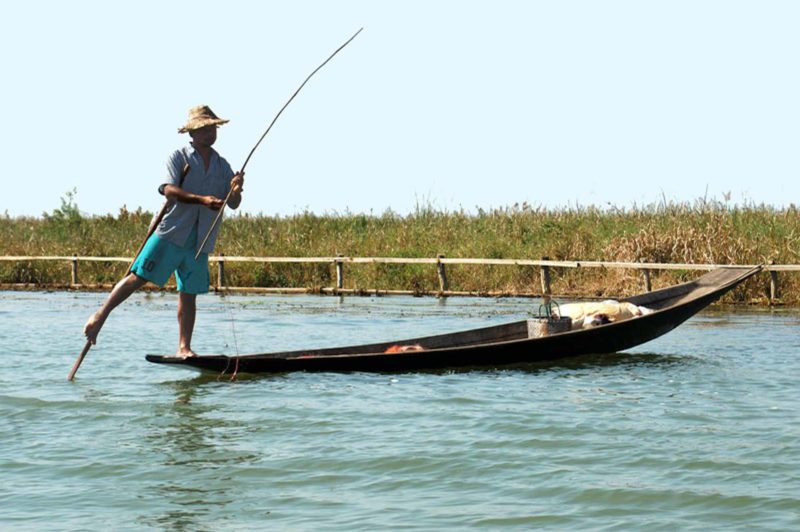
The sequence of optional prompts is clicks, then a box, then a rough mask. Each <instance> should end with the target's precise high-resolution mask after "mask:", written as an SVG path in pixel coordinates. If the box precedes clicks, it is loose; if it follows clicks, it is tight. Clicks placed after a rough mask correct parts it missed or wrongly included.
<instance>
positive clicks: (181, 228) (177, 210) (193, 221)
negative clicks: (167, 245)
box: [156, 145, 233, 253]
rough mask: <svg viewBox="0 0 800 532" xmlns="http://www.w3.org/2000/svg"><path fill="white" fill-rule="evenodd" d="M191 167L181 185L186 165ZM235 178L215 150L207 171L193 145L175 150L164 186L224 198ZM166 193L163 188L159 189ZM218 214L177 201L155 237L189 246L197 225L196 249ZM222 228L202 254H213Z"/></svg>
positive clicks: (226, 162)
mask: <svg viewBox="0 0 800 532" xmlns="http://www.w3.org/2000/svg"><path fill="white" fill-rule="evenodd" d="M187 163H188V164H189V173H188V174H186V178H184V180H183V185H181V182H180V181H181V175H183V168H184V165H186V164H187ZM232 178H233V170H232V169H231V165H229V164H228V161H226V160H225V159H223V158H222V157H220V156H219V154H218V153H217V152H216V151H214V150H212V153H211V164H209V165H208V171H206V169H205V164H204V163H203V158H202V157H201V156H200V154H199V153H198V152H197V151H196V150H195V149H194V147H193V146H192V145H189V146H186V147H184V148H181V149H180V150H175V151H174V152H173V153H172V155H170V156H169V158H168V159H167V177H166V180H165V181H164V182H163V184H162V185H175V186H179V187H181V188H182V189H183V190H185V191H186V192H190V193H192V194H198V195H201V196H216V197H217V198H220V199H225V197H226V196H227V195H228V192H229V190H230V186H231V179H232ZM160 190H163V186H162V187H160ZM216 216H217V211H213V210H211V209H209V208H208V207H204V206H202V205H197V204H189V203H181V202H176V203H175V204H174V205H173V206H172V208H171V209H170V210H169V211H167V214H166V215H165V216H164V218H163V219H162V220H161V223H160V224H159V225H158V228H157V229H156V234H157V235H158V236H159V237H160V238H163V239H165V240H168V241H170V242H172V243H173V244H176V245H178V246H183V245H185V244H186V240H187V238H188V237H189V234H190V233H191V232H192V228H193V227H194V226H195V225H197V246H199V245H200V243H201V242H202V241H203V238H204V237H205V236H206V233H208V230H209V229H210V228H211V224H212V223H214V218H216ZM219 226H220V224H217V226H216V227H215V228H214V232H213V233H211V236H210V237H209V238H208V241H207V242H206V245H205V246H204V247H203V250H202V251H203V253H211V252H212V251H213V250H214V243H215V242H216V241H217V234H218V233H219Z"/></svg>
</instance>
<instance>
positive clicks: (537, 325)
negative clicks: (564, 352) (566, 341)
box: [528, 316, 572, 338]
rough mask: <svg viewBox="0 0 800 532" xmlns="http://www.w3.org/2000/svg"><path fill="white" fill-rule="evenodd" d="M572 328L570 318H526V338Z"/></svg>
mask: <svg viewBox="0 0 800 532" xmlns="http://www.w3.org/2000/svg"><path fill="white" fill-rule="evenodd" d="M570 329H572V318H570V317H569V316H563V317H558V318H557V317H554V316H551V317H549V318H548V317H542V318H531V319H529V320H528V338H540V337H542V336H548V335H551V334H556V333H562V332H567V331H569V330H570Z"/></svg>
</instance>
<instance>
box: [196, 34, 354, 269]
mask: <svg viewBox="0 0 800 532" xmlns="http://www.w3.org/2000/svg"><path fill="white" fill-rule="evenodd" d="M363 29H364V28H360V29H359V30H358V31H357V32H355V33H354V34H353V36H352V37H350V38H349V39H347V41H345V43H344V44H343V45H341V46H340V47H339V48H337V49H336V50H335V51H334V52H333V53H332V54H331V55H330V56H329V57H328V58H327V59H326V60H325V61H323V62H322V64H320V65H319V66H318V67H317V68H315V69H314V71H313V72H311V74H309V75H308V77H307V78H306V79H305V81H303V83H301V84H300V86H299V87H298V88H297V90H296V91H294V94H292V97H291V98H289V100H288V101H287V102H286V103H285V104H283V107H281V110H280V111H278V114H276V115H275V118H273V119H272V122H270V124H269V127H267V130H266V131H264V134H263V135H261V138H260V139H258V142H256V145H255V146H253V149H252V150H250V154H249V155H248V156H247V158H246V159H245V160H244V164H243V165H242V168H241V170H239V173H240V174H241V173H244V169H245V167H246V166H247V163H248V162H249V161H250V157H252V156H253V152H255V151H256V148H258V146H259V144H261V141H262V140H264V137H266V136H267V133H269V130H270V129H272V126H274V125H275V122H277V121H278V117H279V116H281V113H283V110H284V109H286V108H287V107H288V106H289V104H290V103H292V100H294V97H295V96H297V94H298V93H299V92H300V90H302V88H303V87H305V85H306V83H308V80H310V79H311V77H312V76H313V75H314V74H316V73H317V72H318V71H319V70H320V69H321V68H322V67H324V66H325V65H326V64H328V61H330V60H331V59H333V56H335V55H336V54H338V53H339V51H340V50H341V49H342V48H344V47H345V46H347V45H348V44H350V41H352V40H353V39H355V38H356V36H357V35H358V34H359V33H361V30H363ZM232 193H233V188H231V190H230V191H228V195H227V196H225V201H223V202H222V207H220V209H219V211H218V212H217V216H216V218H214V222H213V223H212V224H211V227H210V228H209V229H208V233H206V236H205V238H203V241H202V243H201V244H200V247H198V248H197V254H195V256H194V258H195V260H196V259H197V258H198V257H199V256H200V253H201V252H202V250H203V246H205V245H206V242H208V239H209V237H210V236H211V233H213V232H214V228H215V227H216V226H217V224H218V223H219V221H220V219H221V218H222V213H223V211H224V210H225V205H227V204H228V200H229V199H230V198H231V194H232Z"/></svg>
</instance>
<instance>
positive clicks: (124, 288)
mask: <svg viewBox="0 0 800 532" xmlns="http://www.w3.org/2000/svg"><path fill="white" fill-rule="evenodd" d="M146 282H147V281H146V280H145V279H142V278H141V277H139V276H138V275H136V274H134V273H129V274H128V275H126V276H125V277H123V278H122V280H121V281H120V282H118V283H117V284H116V285H115V286H114V289H113V290H111V293H110V294H108V297H107V298H106V300H105V302H104V303H103V306H102V307H100V310H98V311H97V312H95V313H94V314H92V316H91V317H90V318H89V319H88V320H87V321H86V325H84V327H83V334H85V335H86V339H87V340H89V341H90V342H91V343H92V344H96V343H97V335H98V334H100V329H102V328H103V324H104V323H105V322H106V319H107V318H108V315H109V314H111V311H112V310H114V308H116V306H117V305H119V304H120V303H122V302H123V301H125V300H126V299H128V297H130V295H131V294H133V293H134V292H135V291H136V290H138V289H139V288H141V287H142V285H144V284H145V283H146Z"/></svg>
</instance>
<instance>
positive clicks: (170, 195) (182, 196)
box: [164, 185, 242, 211]
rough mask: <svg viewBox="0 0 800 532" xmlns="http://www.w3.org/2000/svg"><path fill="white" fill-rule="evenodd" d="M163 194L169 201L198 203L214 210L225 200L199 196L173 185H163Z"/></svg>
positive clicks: (240, 197) (219, 207)
mask: <svg viewBox="0 0 800 532" xmlns="http://www.w3.org/2000/svg"><path fill="white" fill-rule="evenodd" d="M164 196H166V197H167V199H168V200H170V201H180V202H181V203H194V204H200V205H202V206H204V207H208V208H209V209H211V210H214V211H218V210H220V209H221V208H222V204H223V202H224V201H225V200H221V199H219V198H217V197H215V196H200V195H198V194H192V193H191V192H186V191H185V190H183V189H182V188H180V187H178V186H175V185H164ZM231 199H233V195H232V194H231ZM241 199H242V196H241V191H240V193H239V201H241ZM229 204H230V202H229Z"/></svg>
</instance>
